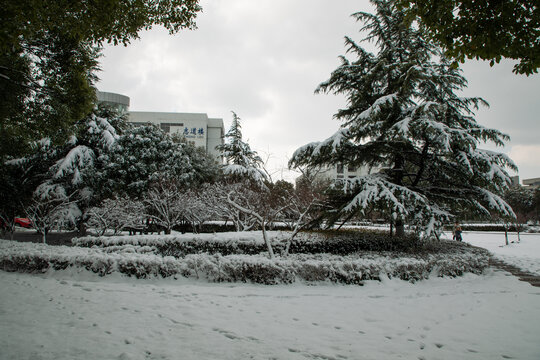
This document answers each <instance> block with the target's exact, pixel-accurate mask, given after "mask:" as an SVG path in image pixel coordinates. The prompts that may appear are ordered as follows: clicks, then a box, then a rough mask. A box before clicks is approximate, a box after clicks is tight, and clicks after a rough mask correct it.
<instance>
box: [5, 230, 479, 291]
mask: <svg viewBox="0 0 540 360" xmlns="http://www.w3.org/2000/svg"><path fill="white" fill-rule="evenodd" d="M444 243H449V242H444ZM114 246H116V248H115V250H114V252H110V251H111V249H110V248H97V247H94V248H83V247H66V246H48V245H44V244H33V243H19V242H14V241H8V240H0V267H1V268H2V269H3V270H5V271H20V272H45V271H47V270H49V269H55V270H62V269H66V268H68V267H76V268H82V269H86V270H88V271H92V272H94V273H97V274H99V275H101V276H105V275H107V274H110V273H112V272H119V273H122V274H125V275H127V276H135V277H137V278H152V277H171V276H174V277H180V276H182V277H188V278H197V279H206V280H209V281H215V282H235V281H240V282H254V283H261V284H288V283H293V282H295V281H303V282H319V281H331V282H335V283H345V284H361V283H362V281H364V280H377V279H380V277H381V276H388V277H390V278H400V279H403V280H408V281H416V280H421V279H425V278H427V277H429V276H458V275H461V274H463V273H465V272H472V273H480V272H482V271H483V270H484V269H485V268H486V267H487V266H488V260H489V253H488V252H487V251H485V250H482V249H478V248H474V247H470V246H462V247H460V251H455V252H452V253H448V252H444V253H424V254H421V255H413V254H405V253H402V254H398V253H395V252H386V253H384V252H379V253H375V252H361V253H357V254H354V255H348V256H339V255H331V254H293V255H290V256H289V257H277V258H276V259H273V260H270V259H268V258H267V257H266V256H264V255H251V256H248V255H227V256H223V255H220V254H207V253H203V254H189V255H186V256H185V257H182V258H175V257H172V256H160V255H156V254H153V253H152V248H151V247H147V246H142V247H141V246H133V245H130V244H127V245H114Z"/></svg>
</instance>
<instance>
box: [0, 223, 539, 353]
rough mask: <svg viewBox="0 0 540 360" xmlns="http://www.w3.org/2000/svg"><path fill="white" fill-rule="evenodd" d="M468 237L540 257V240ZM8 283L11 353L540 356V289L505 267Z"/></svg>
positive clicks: (54, 277) (75, 274) (3, 283)
mask: <svg viewBox="0 0 540 360" xmlns="http://www.w3.org/2000/svg"><path fill="white" fill-rule="evenodd" d="M464 238H465V240H466V241H469V242H471V243H473V244H474V245H478V246H485V247H487V248H488V249H490V250H491V251H493V252H496V253H497V256H501V257H502V258H503V259H504V260H506V259H507V258H510V257H515V258H516V259H518V258H520V257H525V256H524V255H526V256H527V257H530V258H536V259H538V256H539V255H538V252H539V250H540V235H526V236H522V242H521V243H519V244H512V245H511V246H508V247H503V248H499V245H503V244H504V235H502V237H501V236H500V234H485V233H484V234H477V233H465V234H464ZM511 240H512V239H511ZM0 289H1V292H0V359H2V360H3V359H25V360H26V359H34V360H37V359H41V360H45V359H51V360H52V359H171V360H172V359H336V360H339V359H527V360H528V359H530V360H538V359H540V345H539V342H538V339H539V338H538V334H539V333H540V288H536V287H533V286H531V285H530V284H528V283H526V282H521V281H519V280H518V279H517V278H515V277H513V276H508V274H506V273H504V272H501V271H492V270H488V271H487V272H486V273H485V274H484V275H481V276H478V275H472V274H467V275H465V276H463V277H458V278H436V277H435V278H431V279H428V280H423V281H419V282H417V283H415V284H411V283H409V282H405V281H401V280H388V279H387V280H384V281H382V282H377V281H366V282H365V286H346V285H332V284H326V283H325V284H319V285H316V286H308V285H305V284H302V283H295V284H292V285H277V286H264V285H255V284H238V283H235V284H213V283H207V282H202V281H195V280H190V279H183V278H181V279H179V280H172V279H153V280H137V279H134V278H126V277H123V276H121V275H119V274H112V275H110V276H107V277H104V278H101V277H98V276H97V275H94V274H91V273H90V272H87V271H80V270H79V271H76V270H74V269H71V270H69V271H68V270H64V271H50V272H48V273H46V274H43V275H29V274H19V273H7V272H2V271H0Z"/></svg>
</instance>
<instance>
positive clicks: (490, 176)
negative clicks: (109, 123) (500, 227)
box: [289, 0, 516, 237]
mask: <svg viewBox="0 0 540 360" xmlns="http://www.w3.org/2000/svg"><path fill="white" fill-rule="evenodd" d="M372 2H373V4H374V5H375V8H376V12H375V14H370V13H365V12H359V13H356V14H354V17H355V18H356V19H357V20H358V21H360V22H361V23H362V24H363V27H362V28H361V30H363V31H365V32H367V36H366V37H365V38H364V39H363V41H371V42H374V43H375V45H376V46H377V49H378V52H377V53H371V52H368V51H367V50H366V49H364V48H363V47H362V46H360V44H359V43H357V42H355V41H354V40H353V39H351V38H346V46H347V50H348V52H349V53H350V54H351V56H352V57H353V59H352V60H349V59H348V58H347V57H345V56H342V57H341V61H342V64H341V65H340V66H339V67H338V68H337V69H336V70H334V71H333V72H332V74H331V76H330V79H328V80H327V81H325V82H323V83H322V84H320V85H319V87H318V89H317V92H324V93H333V94H342V95H345V96H346V98H347V106H346V107H344V108H343V109H340V110H339V111H338V112H337V113H336V114H335V118H336V119H338V120H340V121H341V122H342V125H341V129H340V130H338V131H337V132H336V133H335V134H334V135H332V136H331V137H329V138H328V139H326V140H323V141H320V142H313V143H310V144H307V145H304V146H303V147H301V148H299V149H298V150H297V151H296V152H295V154H294V155H293V157H292V159H291V161H290V163H289V164H290V166H294V167H299V166H306V167H310V168H318V167H325V166H329V167H332V166H335V165H336V164H340V163H341V164H344V166H349V167H353V168H361V167H363V168H365V169H366V170H367V169H372V170H373V173H372V174H369V175H366V176H362V177H359V178H357V179H353V180H347V181H343V182H342V183H341V184H339V185H342V186H336V190H338V191H341V193H342V194H338V196H334V197H333V198H332V200H333V203H332V204H331V205H332V207H333V209H332V211H331V212H329V213H328V219H329V221H330V223H332V222H333V221H336V220H337V219H346V218H348V217H351V216H355V215H357V214H361V215H363V216H366V215H367V214H368V213H370V212H372V211H377V212H379V213H380V214H381V215H382V216H383V217H385V218H387V219H392V222H394V223H395V224H396V232H397V233H400V234H402V233H403V231H404V224H407V223H408V224H410V225H414V226H417V227H418V229H419V230H420V231H422V232H423V236H424V237H436V236H437V232H438V231H439V229H440V227H441V225H442V224H444V223H445V222H449V221H450V220H451V219H452V218H453V217H454V216H456V215H457V216H459V215H461V214H463V213H466V212H468V213H475V214H477V215H484V216H486V215H491V212H497V213H500V214H503V215H504V216H507V217H512V216H513V213H512V210H511V209H510V207H509V206H508V204H506V203H505V202H504V200H503V199H502V198H501V197H500V196H501V195H502V193H503V192H504V190H505V189H506V188H507V186H508V182H509V175H508V173H507V171H506V169H507V168H509V169H514V170H515V169H516V167H515V164H514V163H513V162H512V160H511V159H510V158H508V157H507V156H506V155H505V154H502V153H497V152H494V151H487V150H483V149H481V148H480V146H481V145H482V144H483V143H486V142H493V143H494V144H495V145H498V146H502V145H504V142H505V141H507V140H508V139H509V137H508V136H507V135H505V134H503V133H501V132H500V131H498V130H495V129H489V128H484V127H482V126H480V125H479V124H478V123H477V122H476V120H475V119H474V117H473V115H474V114H473V111H474V110H476V109H477V108H478V106H479V105H483V104H486V103H485V101H484V100H483V99H481V98H466V97H462V96H461V94H459V91H460V90H462V89H463V88H465V87H466V84H467V81H466V79H465V78H464V77H463V76H462V75H461V72H460V71H459V70H458V69H455V68H454V67H452V66H451V64H450V62H449V61H448V60H447V59H445V58H444V57H443V56H440V52H439V49H438V47H437V46H436V45H435V44H434V43H433V42H431V41H429V40H428V39H426V38H425V35H424V33H423V32H422V31H421V30H419V29H417V28H415V27H413V26H410V23H409V22H408V21H407V18H406V14H405V13H404V12H402V11H399V10H398V9H397V8H396V7H395V6H394V2H392V1H385V0H376V1H375V0H374V1H372Z"/></svg>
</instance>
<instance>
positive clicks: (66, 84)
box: [0, 0, 201, 162]
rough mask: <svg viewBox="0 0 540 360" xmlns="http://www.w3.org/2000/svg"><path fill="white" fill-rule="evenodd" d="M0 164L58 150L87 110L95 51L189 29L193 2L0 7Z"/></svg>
mask: <svg viewBox="0 0 540 360" xmlns="http://www.w3.org/2000/svg"><path fill="white" fill-rule="evenodd" d="M0 8H1V9H2V11H0V23H1V24H2V26H1V27H0V138H1V139H2V142H1V143H0V162H3V161H4V160H5V159H10V158H17V157H21V156H24V155H26V154H28V153H29V151H31V144H32V143H33V142H35V141H38V140H39V139H42V138H45V137H47V138H50V139H51V140H52V141H53V144H62V143H63V142H64V141H65V140H66V139H67V138H69V136H70V135H72V130H73V129H72V127H73V125H74V124H75V123H76V122H77V121H80V120H81V119H83V118H84V117H85V116H87V115H89V114H90V112H91V111H92V109H93V106H94V104H95V89H94V88H93V84H94V83H95V80H96V79H95V75H94V74H95V72H96V70H97V56H98V49H99V48H100V47H101V46H102V44H103V43H104V42H109V43H113V44H115V45H116V44H118V43H122V44H124V45H126V44H128V43H129V42H130V40H131V39H136V38H138V33H139V31H141V30H148V29H150V28H152V26H153V25H162V26H164V27H165V28H166V29H168V30H169V32H170V33H171V34H172V33H176V32H178V31H180V30H181V29H186V28H187V29H193V28H195V23H194V19H195V17H196V15H197V13H198V12H199V11H201V7H200V6H199V4H198V0H160V1H157V2H156V1H153V0H138V1H131V0H95V1H71V0H55V1H43V0H21V1H13V0H0Z"/></svg>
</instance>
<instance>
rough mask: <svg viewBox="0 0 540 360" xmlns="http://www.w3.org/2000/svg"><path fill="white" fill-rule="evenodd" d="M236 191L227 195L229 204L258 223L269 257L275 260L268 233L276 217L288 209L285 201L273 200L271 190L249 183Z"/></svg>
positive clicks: (245, 183)
mask: <svg viewBox="0 0 540 360" xmlns="http://www.w3.org/2000/svg"><path fill="white" fill-rule="evenodd" d="M237 185H240V186H239V187H237V188H236V189H233V190H230V191H229V192H228V193H227V203H228V204H229V205H230V206H231V207H233V208H234V209H236V210H237V211H238V212H239V213H241V214H244V215H247V216H248V217H251V218H252V219H254V220H255V221H256V223H257V224H258V225H259V227H260V228H261V231H262V234H263V239H264V242H265V244H266V247H267V248H268V255H269V257H270V258H271V259H272V258H274V250H273V248H272V244H271V243H270V239H269V238H268V235H267V233H266V230H267V227H268V225H269V224H271V223H272V222H273V221H274V220H275V219H276V217H277V216H278V215H279V214H281V213H283V211H284V210H285V209H287V208H288V206H289V205H288V204H286V203H285V202H283V201H275V200H276V199H275V198H274V199H272V194H271V190H270V189H268V188H267V187H265V188H260V187H257V186H256V185H253V184H252V183H250V182H249V181H245V182H242V183H240V184H237Z"/></svg>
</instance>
